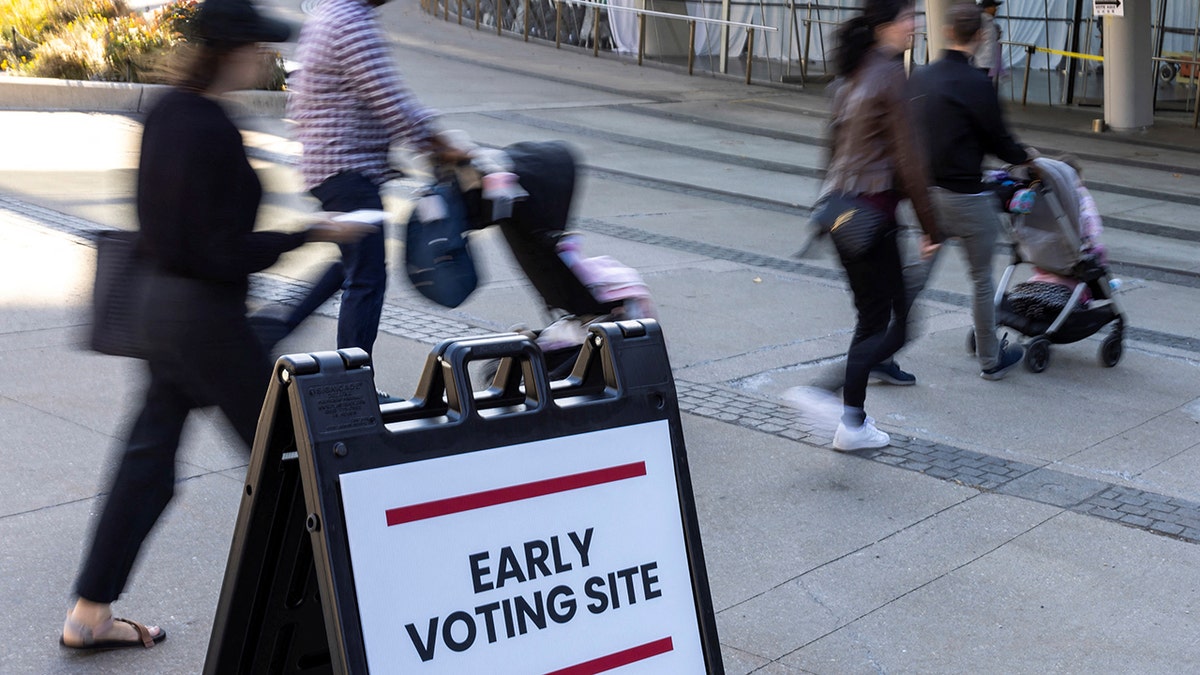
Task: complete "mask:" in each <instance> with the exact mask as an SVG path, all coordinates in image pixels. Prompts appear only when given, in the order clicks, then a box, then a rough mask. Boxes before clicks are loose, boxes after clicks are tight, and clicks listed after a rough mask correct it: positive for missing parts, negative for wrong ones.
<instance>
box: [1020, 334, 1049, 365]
mask: <svg viewBox="0 0 1200 675" xmlns="http://www.w3.org/2000/svg"><path fill="white" fill-rule="evenodd" d="M1049 365H1050V341H1049V340H1047V339H1046V338H1036V339H1034V340H1033V341H1032V342H1030V343H1029V344H1028V345H1026V346H1025V368H1026V369H1028V370H1029V372H1031V373H1040V372H1042V371H1043V370H1045V369H1046V367H1047V366H1049Z"/></svg>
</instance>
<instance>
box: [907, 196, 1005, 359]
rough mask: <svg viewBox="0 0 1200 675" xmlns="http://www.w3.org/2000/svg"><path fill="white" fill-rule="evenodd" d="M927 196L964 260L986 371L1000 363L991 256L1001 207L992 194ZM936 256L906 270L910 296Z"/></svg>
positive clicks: (978, 349)
mask: <svg viewBox="0 0 1200 675" xmlns="http://www.w3.org/2000/svg"><path fill="white" fill-rule="evenodd" d="M929 194H930V196H931V197H932V198H933V208H934V210H935V211H936V212H937V219H938V227H940V228H941V230H942V232H943V233H944V234H945V235H946V236H947V237H953V238H956V239H958V241H959V245H960V246H961V247H962V250H963V254H964V255H965V256H966V259H967V267H968V268H969V270H970V274H971V284H972V286H973V288H974V292H973V294H972V302H971V304H972V313H973V314H974V316H975V349H976V354H977V355H978V356H979V365H980V367H981V368H982V369H983V370H987V369H989V368H992V367H994V366H996V365H997V364H998V363H999V360H1000V341H999V340H998V339H996V305H995V301H996V299H995V296H996V287H995V285H994V284H993V283H992V256H993V254H994V253H995V248H996V239H997V238H998V237H999V234H1000V228H1001V227H1002V226H1003V225H1002V223H1001V222H1000V207H999V204H998V203H997V201H996V195H995V194H994V193H992V192H981V193H979V194H960V193H957V192H951V191H950V190H946V189H944V188H940V187H932V188H930V189H929ZM939 250H940V249H939ZM937 256H938V254H937V253H935V254H934V255H933V256H931V257H930V258H929V259H928V260H924V261H920V262H919V263H916V265H917V266H919V269H906V270H905V275H904V276H905V281H906V285H907V286H909V291H910V293H914V292H915V289H919V288H924V286H925V282H926V281H928V279H929V274H930V272H931V271H932V270H933V265H934V263H935V262H936V261H937Z"/></svg>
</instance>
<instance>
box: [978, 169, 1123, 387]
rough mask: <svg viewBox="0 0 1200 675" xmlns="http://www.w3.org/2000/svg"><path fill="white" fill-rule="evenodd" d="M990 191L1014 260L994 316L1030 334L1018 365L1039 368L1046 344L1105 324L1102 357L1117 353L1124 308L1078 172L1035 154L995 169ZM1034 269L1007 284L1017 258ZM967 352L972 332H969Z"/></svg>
mask: <svg viewBox="0 0 1200 675" xmlns="http://www.w3.org/2000/svg"><path fill="white" fill-rule="evenodd" d="M993 180H994V181H995V182H996V183H997V193H998V194H999V195H1000V197H1001V200H1002V202H1003V203H1004V204H1005V207H1006V210H1008V211H1009V213H1010V219H1009V224H1010V232H1009V233H1010V235H1011V237H1012V239H1013V259H1012V262H1011V264H1010V265H1009V266H1008V267H1007V268H1006V269H1005V270H1004V274H1003V275H1002V277H1001V280H1000V283H999V284H998V285H997V289H996V322H997V323H998V324H1001V325H1004V326H1008V327H1009V328H1013V329H1015V330H1017V331H1019V332H1020V333H1021V334H1023V335H1025V336H1026V337H1028V338H1030V339H1029V340H1028V342H1027V343H1026V345H1025V366H1026V368H1027V369H1029V370H1030V371H1032V372H1035V373H1040V372H1042V371H1044V370H1045V369H1046V367H1047V366H1048V365H1049V364H1050V345H1051V344H1067V343H1071V342H1078V341H1080V340H1083V339H1085V338H1087V337H1090V336H1092V335H1094V334H1095V333H1097V332H1098V331H1099V330H1100V329H1102V328H1103V327H1104V326H1107V325H1108V324H1110V323H1111V324H1113V329H1112V331H1111V332H1110V333H1109V335H1108V336H1106V337H1105V338H1104V340H1103V342H1102V343H1101V345H1100V350H1099V358H1100V362H1101V364H1103V365H1104V366H1107V367H1110V368H1111V367H1113V366H1115V365H1117V363H1118V362H1119V361H1120V360H1121V352H1122V338H1123V333H1124V328H1125V315H1124V313H1123V312H1122V311H1121V308H1120V305H1119V303H1118V302H1117V299H1116V297H1115V295H1114V289H1113V286H1114V285H1115V284H1113V282H1112V279H1111V277H1110V274H1109V270H1108V266H1107V256H1106V251H1105V249H1104V246H1103V245H1102V244H1101V243H1100V241H1099V235H1100V232H1101V226H1100V216H1099V214H1098V213H1097V212H1096V208H1095V202H1093V201H1092V198H1091V195H1090V194H1089V193H1088V192H1087V189H1086V188H1084V187H1083V183H1082V181H1081V179H1080V178H1079V174H1078V172H1077V171H1076V170H1075V169H1074V168H1072V166H1071V165H1070V164H1068V163H1067V162H1064V161H1060V160H1055V159H1050V158H1046V157H1039V158H1037V159H1035V160H1033V162H1031V163H1030V164H1028V165H1025V166H1022V167H1017V168H1015V169H1013V170H1012V172H1011V174H1005V175H1003V176H1001V175H995V176H993ZM1024 263H1028V264H1031V265H1033V266H1034V270H1033V274H1032V276H1030V278H1029V279H1028V280H1027V281H1025V282H1022V283H1017V284H1015V285H1013V275H1014V274H1015V272H1016V269H1017V267H1018V266H1020V265H1021V264H1024ZM968 348H969V349H971V350H972V351H974V349H973V348H974V333H972V334H971V335H970V336H969V338H968Z"/></svg>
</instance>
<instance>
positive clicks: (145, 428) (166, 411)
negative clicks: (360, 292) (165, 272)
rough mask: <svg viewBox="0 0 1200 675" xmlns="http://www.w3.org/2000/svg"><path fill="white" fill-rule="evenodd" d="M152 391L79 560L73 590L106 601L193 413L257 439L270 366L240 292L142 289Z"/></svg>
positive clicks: (143, 530)
mask: <svg viewBox="0 0 1200 675" xmlns="http://www.w3.org/2000/svg"><path fill="white" fill-rule="evenodd" d="M148 286H149V288H148V289H147V298H146V301H147V302H148V303H149V304H148V306H149V307H152V308H153V312H154V313H153V314H152V315H151V316H154V317H155V318H154V319H153V322H152V323H150V324H149V325H148V326H147V328H146V329H147V341H148V342H149V343H150V346H151V357H150V359H149V360H148V367H149V371H150V384H149V386H148V387H147V389H146V395H145V402H144V403H143V404H142V410H141V412H140V413H139V414H138V417H137V421H135V422H134V424H133V429H132V430H131V432H130V436H129V440H128V442H127V443H126V445H125V448H124V453H123V454H122V456H121V460H120V464H119V466H118V467H117V470H116V474H115V476H114V477H113V482H112V488H111V489H110V491H109V494H108V498H107V500H106V502H105V504H104V510H103V512H102V513H101V515H100V520H99V522H98V523H97V525H96V531H95V533H94V534H93V537H92V543H91V547H90V549H89V551H88V553H87V556H86V557H85V558H84V563H83V568H82V569H81V570H80V573H79V578H78V580H77V581H76V585H75V591H76V593H78V595H79V596H80V597H81V598H84V599H87V600H91V601H93V602H113V601H115V600H116V599H117V598H118V597H119V596H120V594H121V591H122V590H123V589H124V588H125V584H126V582H127V581H128V579H129V575H130V572H131V571H132V569H133V565H134V562H135V560H136V558H137V555H138V552H139V551H140V550H141V547H142V543H143V542H144V541H145V540H146V536H147V535H149V533H150V530H151V529H152V528H153V527H154V524H155V523H156V522H157V521H158V518H159V516H160V515H161V514H162V512H163V510H164V509H166V507H167V504H168V503H169V502H170V501H171V497H172V496H173V495H174V490H175V455H176V453H177V452H178V450H179V440H180V436H181V434H182V432H183V426H184V422H186V420H187V416H188V413H189V412H190V411H191V410H192V409H193V408H198V407H207V406H210V405H217V406H219V407H220V408H221V411H222V412H223V413H224V414H225V417H226V418H227V419H228V420H229V422H230V424H231V425H232V426H233V428H234V429H235V430H236V431H237V433H238V435H239V436H241V438H242V440H243V441H245V442H246V446H247V447H249V445H250V444H251V443H252V442H253V440H254V433H255V428H256V427H257V425H258V417H259V413H260V412H261V410H262V404H263V399H264V397H265V395H266V386H267V384H268V381H269V380H268V378H269V377H270V376H271V364H270V361H268V359H267V356H266V354H265V353H264V352H263V350H262V347H261V346H260V345H259V343H258V341H257V339H256V338H255V336H254V334H253V333H252V332H251V330H250V326H249V324H248V323H247V322H246V317H245V309H246V308H245V289H244V288H231V287H226V286H223V285H217V284H209V283H206V282H200V281H195V280H188V279H179V278H175V277H157V278H155V279H154V282H153V283H151V284H149V285H148Z"/></svg>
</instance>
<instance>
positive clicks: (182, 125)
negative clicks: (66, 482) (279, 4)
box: [61, 0, 369, 649]
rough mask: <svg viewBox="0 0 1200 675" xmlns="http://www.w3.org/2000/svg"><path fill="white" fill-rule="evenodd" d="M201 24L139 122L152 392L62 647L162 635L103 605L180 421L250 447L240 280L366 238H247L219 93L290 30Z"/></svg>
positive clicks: (133, 547) (337, 230)
mask: <svg viewBox="0 0 1200 675" xmlns="http://www.w3.org/2000/svg"><path fill="white" fill-rule="evenodd" d="M197 22H198V33H199V35H200V36H201V37H202V38H203V44H202V45H200V46H199V47H198V48H197V53H196V54H195V58H194V60H193V61H192V62H191V64H190V66H189V67H188V68H187V69H186V70H185V72H184V73H183V76H184V77H183V81H182V82H181V84H180V86H178V87H176V88H175V89H173V90H171V91H170V92H169V93H167V94H165V95H164V96H163V98H162V99H161V100H160V101H159V103H158V104H157V105H156V106H155V107H154V108H153V109H152V110H151V111H150V114H149V115H148V116H147V118H146V121H145V125H144V132H143V136H142V145H141V159H140V163H139V167H138V181H137V212H138V221H139V224H140V243H139V247H140V249H141V252H142V253H143V255H144V257H145V258H146V260H147V262H148V265H149V267H150V268H151V272H150V274H151V279H150V281H149V283H147V284H146V286H145V291H144V297H143V298H142V299H141V300H142V303H143V307H144V308H146V310H148V311H147V312H146V313H145V316H146V317H147V320H146V321H145V323H144V325H143V326H142V332H143V335H144V337H145V342H146V344H147V346H148V347H147V351H148V356H147V364H148V367H149V374H150V384H149V386H148V388H147V391H146V394H145V401H144V403H143V404H142V409H141V413H140V414H139V415H138V417H137V420H136V422H134V425H133V428H132V430H131V432H130V434H129V440H128V441H127V443H126V445H125V448H124V453H123V454H122V456H121V460H120V464H119V466H118V468H117V471H116V474H115V476H114V478H113V483H112V487H111V489H110V490H109V494H108V498H107V500H106V502H105V504H104V510H103V512H102V513H101V515H100V519H99V521H98V523H97V525H96V529H95V532H94V534H93V538H92V543H91V546H90V548H89V550H88V552H87V554H86V556H85V558H84V562H83V566H82V569H81V571H80V573H79V577H78V579H77V581H76V587H75V591H76V593H77V594H78V600H77V602H76V603H75V605H74V607H73V608H72V609H71V611H70V612H68V613H67V618H66V621H65V622H64V624H63V632H62V638H61V643H62V645H63V646H65V647H70V648H75V649H113V648H119V647H152V646H154V644H155V643H157V642H159V641H161V640H162V639H164V638H165V637H166V632H165V631H163V630H162V629H160V628H158V627H157V626H149V627H148V626H144V625H142V624H140V623H137V622H135V621H129V620H126V619H114V618H113V615H112V608H111V603H112V602H113V601H115V600H116V599H117V598H118V596H119V595H120V594H121V592H122V590H123V589H124V587H125V584H126V581H127V580H128V578H129V575H130V572H131V571H132V568H133V564H134V561H135V559H136V558H137V555H138V552H139V550H140V549H141V546H142V543H143V542H144V541H145V539H146V536H147V535H148V534H149V533H150V530H151V529H152V528H153V527H154V524H155V522H156V521H157V520H158V517H159V516H160V515H161V514H162V512H163V510H164V509H165V508H166V506H167V503H168V502H169V501H170V500H171V497H172V494H173V490H174V482H175V455H176V452H177V451H178V449H179V440H180V435H181V433H182V431H183V426H184V422H185V420H186V419H187V416H188V413H189V412H190V411H191V410H192V409H193V408H198V407H203V406H211V405H217V406H219V407H220V408H221V411H222V412H223V413H224V414H225V417H226V418H228V420H229V422H230V423H231V425H232V426H233V428H234V429H235V430H236V431H237V433H238V435H239V436H240V437H241V438H242V440H243V441H245V443H246V445H247V446H249V445H250V443H251V442H252V441H253V439H254V432H255V427H256V426H257V423H258V415H259V411H260V410H261V408H262V401H263V398H264V396H265V394H266V386H267V383H268V381H269V378H270V376H271V363H270V361H269V360H268V357H267V355H266V353H265V352H264V351H263V349H262V347H261V346H260V345H259V343H258V341H257V339H256V337H255V336H254V334H253V333H252V331H251V330H250V326H249V324H248V322H247V320H246V293H247V288H248V276H249V275H250V274H251V273H252V272H257V271H259V270H262V269H264V268H266V267H268V266H269V265H271V264H273V263H274V262H275V261H276V259H278V258H279V256H280V255H281V254H282V253H284V252H285V251H290V250H292V249H294V248H297V247H298V246H300V245H302V244H304V243H305V242H307V241H329V242H343V241H353V240H355V239H357V238H360V237H361V236H363V235H365V234H366V233H367V231H368V230H369V228H367V227H366V226H362V225H356V224H349V223H339V222H333V221H325V222H321V223H318V224H316V225H313V226H311V227H310V228H308V229H307V230H304V231H299V232H266V231H264V232H255V231H253V230H254V221H255V217H256V214H257V211H258V206H259V201H260V199H261V197H262V186H261V185H260V183H259V181H258V178H257V177H256V176H255V173H254V170H253V169H252V168H251V167H250V163H249V162H248V161H247V159H246V153H245V149H244V147H243V146H242V137H241V134H240V133H239V131H238V130H237V128H236V127H235V126H234V125H233V123H232V121H230V119H229V118H228V117H227V116H226V114H225V113H224V111H223V110H222V108H221V105H220V103H219V102H218V101H217V100H216V97H218V96H220V95H222V94H224V93H227V92H230V91H234V90H238V89H248V88H251V87H254V86H255V85H257V84H258V83H259V82H261V81H262V77H263V75H264V72H265V71H264V69H263V65H264V58H263V54H262V53H261V52H260V51H259V48H258V45H257V44H256V43H258V42H267V41H271V42H280V41H283V40H286V39H287V38H288V37H289V35H290V33H291V30H290V28H289V27H288V26H287V25H286V24H284V23H282V22H279V21H275V20H273V19H268V18H266V17H263V16H262V15H260V14H259V13H258V12H257V11H256V10H255V9H254V7H253V6H252V5H251V4H250V3H249V0H207V2H205V3H204V5H203V6H202V7H201V9H200V11H199V14H198V16H197Z"/></svg>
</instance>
